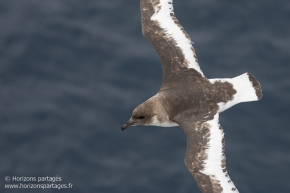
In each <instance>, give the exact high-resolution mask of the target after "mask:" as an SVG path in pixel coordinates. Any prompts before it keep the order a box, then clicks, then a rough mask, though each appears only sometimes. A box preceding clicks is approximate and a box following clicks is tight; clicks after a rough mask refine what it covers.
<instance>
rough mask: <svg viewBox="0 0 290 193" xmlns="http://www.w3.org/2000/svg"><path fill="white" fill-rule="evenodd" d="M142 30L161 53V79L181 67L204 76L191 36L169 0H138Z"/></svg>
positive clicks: (159, 53)
mask: <svg viewBox="0 0 290 193" xmlns="http://www.w3.org/2000/svg"><path fill="white" fill-rule="evenodd" d="M140 6H141V16H142V33H143V35H144V37H145V38H146V39H147V40H148V41H149V42H150V43H151V44H152V46H153V47H154V48H155V50H156V51H157V53H158V55H159V56H160V59H161V62H162V67H163V80H165V79H166V77H167V76H168V75H170V74H171V73H174V72H176V71H180V68H193V69H194V70H195V71H196V72H198V73H199V74H200V75H201V76H202V77H203V76H204V75H203V73H202V71H201V69H200V67H199V64H198V60H197V57H196V54H195V50H194V48H193V47H192V44H191V40H190V37H189V36H188V34H187V33H186V32H185V31H184V29H183V27H182V26H181V25H180V24H179V22H178V20H177V19H176V17H175V15H174V12H173V4H172V0H141V5H140Z"/></svg>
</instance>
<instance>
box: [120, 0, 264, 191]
mask: <svg viewBox="0 0 290 193" xmlns="http://www.w3.org/2000/svg"><path fill="white" fill-rule="evenodd" d="M140 8H141V16H142V33H143V35H144V37H145V38H146V39H147V40H148V41H149V42H150V43H151V45H152V46H153V47H154V48H155V50H156V52H157V53H158V55H159V56H160V59H161V63H162V69H163V78H162V86H161V88H160V90H159V91H158V93H157V94H156V95H154V96H152V97H151V98H149V99H148V100H146V101H145V102H144V103H142V104H140V105H139V106H137V107H136V108H135V109H134V110H133V113H132V116H131V118H130V120H129V121H127V123H126V124H124V125H123V126H122V128H121V129H122V130H124V129H126V128H127V127H129V126H135V125H154V126H161V127H173V126H180V127H181V128H182V129H183V131H184V132H185V134H186V138H187V148H186V155H185V165H186V166H187V168H188V170H189V172H190V173H191V174H192V175H193V177H194V178H195V180H196V182H197V184H198V187H199V188H200V190H201V192H203V193H221V192H223V193H228V192H231V193H232V192H234V193H237V192H238V190H237V188H236V187H235V185H234V183H233V182H232V181H231V179H230V177H229V174H228V172H227V169H226V157H225V153H224V151H225V142H224V132H223V129H222V127H221V126H220V124H219V113H221V112H223V111H224V110H226V109H228V108H230V107H231V106H233V105H235V104H238V103H241V102H248V101H257V100H260V99H261V98H262V89H261V86H260V84H259V82H258V81H257V80H256V79H255V77H254V76H253V75H252V74H250V73H244V74H242V75H240V76H237V77H235V78H225V79H220V78H217V79H207V78H206V77H205V76H204V74H203V72H202V71H201V69H200V67H199V64H198V60H197V57H196V54H195V50H194V48H193V46H192V44H191V43H192V42H191V39H190V37H189V35H188V34H187V33H186V32H185V30H184V29H183V27H182V26H181V25H180V24H179V22H178V20H177V19H176V17H175V15H174V12H173V2H172V0H140Z"/></svg>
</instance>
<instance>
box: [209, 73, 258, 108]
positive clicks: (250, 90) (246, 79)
mask: <svg viewBox="0 0 290 193" xmlns="http://www.w3.org/2000/svg"><path fill="white" fill-rule="evenodd" d="M210 81H211V82H212V83H214V82H215V81H221V82H224V81H227V82H230V83H231V84H233V87H234V89H235V90H236V91H237V93H236V94H235V95H234V98H233V100H231V101H229V102H227V103H223V104H219V105H220V109H219V112H222V111H224V110H226V109H228V108H230V107H231V106H233V105H235V104H238V103H241V102H249V101H257V100H260V99H261V98H262V96H263V94H262V88H261V85H260V83H259V82H258V81H257V80H256V78H255V77H254V76H253V75H252V74H250V73H244V74H242V75H240V76H237V77H234V78H226V79H210Z"/></svg>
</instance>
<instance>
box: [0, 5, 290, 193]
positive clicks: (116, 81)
mask: <svg viewBox="0 0 290 193" xmlns="http://www.w3.org/2000/svg"><path fill="white" fill-rule="evenodd" d="M174 6H175V14H176V16H177V18H178V19H179V21H180V23H181V24H182V25H183V27H184V28H185V30H186V31H187V32H188V34H189V35H190V36H191V38H192V41H193V42H194V47H195V49H196V53H197V56H198V59H199V63H200V66H201V69H202V70H203V72H204V74H205V76H206V77H208V78H231V77H235V76H238V75H240V74H242V73H244V72H250V73H252V74H253V75H254V76H255V77H256V78H257V79H258V80H259V82H260V83H261V85H262V88H263V94H264V96H263V98H262V100H261V101H259V102H251V103H242V104H239V105H236V106H234V107H232V108H231V109H229V110H227V111H226V112H224V113H222V114H221V115H220V122H221V125H222V127H223V128H224V130H225V138H226V155H227V169H228V172H229V174H230V176H231V178H232V180H233V181H234V183H235V185H236V186H237V188H238V189H239V191H240V192H241V193H276V192H279V193H289V192H290V172H289V171H290V126H289V125H290V110H289V109H290V25H289V24H290V1H289V0H267V1H265V0H254V1H253V0H244V1H231V0H223V1H221V0H219V1H217V0H216V1H213V0H179V1H178V0H175V1H174ZM140 20H141V19H140V11H139V1H138V0H46V1H45V0H0V192H3V193H6V192H7V193H31V192H33V193H34V192H37V193H39V192H40V193H42V192H43V193H50V192H52V193H55V192H60V193H66V192H69V193H79V192H85V193H135V192H138V193H163V192H166V193H176V192H178V193H192V192H196V193H197V192H199V189H198V187H197V185H196V182H195V180H194V179H193V177H192V176H191V174H190V173H189V172H188V170H187V168H186V166H185V164H184V156H185V148H186V138H185V134H184V133H183V131H182V129H181V128H179V127H173V128H159V127H142V126H137V127H130V128H128V129H127V130H125V131H121V129H120V128H121V126H122V125H123V124H124V123H125V122H126V121H127V120H128V119H129V118H130V116H131V112H132V110H133V109H134V108H135V107H136V106H137V105H139V104H140V103H142V102H143V101H145V100H146V99H147V98H149V97H151V96H152V95H154V94H155V93H156V92H158V90H159V88H160V85H161V79H162V69H161V63H160V59H159V57H158V55H157V54H156V53H155V51H154V49H153V48H152V47H151V45H150V44H149V43H148V42H147V40H146V39H145V38H144V37H143V36H142V32H141V24H140ZM27 177H31V178H27ZM39 177H43V178H40V179H42V181H38V180H39ZM56 177H58V178H56ZM25 179H26V181H25ZM33 179H35V180H33ZM56 179H58V181H56ZM53 181H54V182H53ZM7 184H8V185H9V184H10V185H11V184H16V185H20V184H22V188H18V189H16V188H14V189H11V188H8V187H7V186H5V185H7ZM29 184H30V185H29ZM43 184H54V185H59V186H58V187H60V185H63V186H64V185H66V186H69V185H71V186H72V187H71V188H62V189H58V188H53V187H52V185H51V187H47V188H44V185H43ZM34 185H38V186H42V188H43V189H42V188H41V187H40V188H39V189H37V188H29V187H28V186H30V187H33V186H34ZM24 186H26V187H24Z"/></svg>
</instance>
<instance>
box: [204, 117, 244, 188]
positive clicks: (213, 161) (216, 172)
mask: <svg viewBox="0 0 290 193" xmlns="http://www.w3.org/2000/svg"><path fill="white" fill-rule="evenodd" d="M204 124H209V125H210V139H209V143H208V149H207V150H206V154H207V159H206V160H205V164H204V170H202V171H200V172H201V173H203V174H205V175H208V176H210V177H211V178H213V179H215V180H218V181H219V183H220V185H221V187H222V188H223V191H222V192H223V193H227V192H234V193H238V192H239V191H238V190H237V189H236V187H235V185H234V183H233V182H232V181H231V179H230V177H229V175H228V173H227V171H226V168H222V161H223V160H225V156H224V154H223V143H222V141H223V136H224V132H223V130H222V129H220V124H219V114H218V113H217V114H216V115H215V116H214V119H213V120H210V121H207V122H206V123H204Z"/></svg>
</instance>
